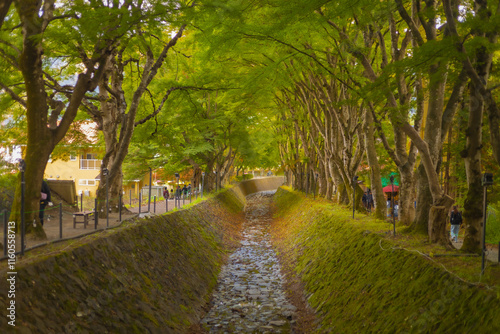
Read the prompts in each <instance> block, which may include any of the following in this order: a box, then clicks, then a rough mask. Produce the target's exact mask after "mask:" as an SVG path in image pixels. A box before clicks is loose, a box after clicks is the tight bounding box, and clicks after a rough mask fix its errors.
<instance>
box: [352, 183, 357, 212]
mask: <svg viewBox="0 0 500 334" xmlns="http://www.w3.org/2000/svg"><path fill="white" fill-rule="evenodd" d="M357 183H358V176H357V175H354V177H353V178H352V189H353V190H354V191H353V192H352V219H354V210H355V209H356V184H357Z"/></svg>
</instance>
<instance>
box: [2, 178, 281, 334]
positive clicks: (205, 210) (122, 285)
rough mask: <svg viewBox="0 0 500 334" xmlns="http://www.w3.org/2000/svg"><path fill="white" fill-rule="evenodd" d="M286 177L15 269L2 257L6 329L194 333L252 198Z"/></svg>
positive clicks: (86, 240)
mask: <svg viewBox="0 0 500 334" xmlns="http://www.w3.org/2000/svg"><path fill="white" fill-rule="evenodd" d="M281 183H282V178H263V179H256V180H249V181H247V182H245V183H244V185H241V184H240V185H237V186H235V187H234V188H232V189H230V190H227V191H223V192H221V193H219V194H218V195H217V196H216V197H215V198H211V199H208V200H206V201H203V202H201V203H198V204H196V205H193V206H192V207H190V208H188V209H186V210H181V211H175V212H171V213H169V214H167V215H162V216H157V217H154V218H150V219H142V220H135V221H131V222H128V223H125V224H124V225H123V226H121V227H119V228H116V229H111V230H107V231H105V232H102V233H97V234H92V235H89V236H86V237H83V238H80V239H75V240H70V241H65V242H61V243H57V244H49V245H47V246H45V247H42V248H39V249H36V250H32V251H30V252H28V253H27V254H26V255H25V256H24V257H23V258H18V259H17V263H16V264H15V267H14V268H13V269H12V268H8V263H7V261H2V262H1V263H0V277H1V280H0V308H1V309H2V310H3V311H2V314H1V316H0V332H1V333H5V332H21V333H105V332H110V333H147V332H151V333H182V332H187V331H188V330H189V328H190V326H192V325H193V324H196V323H197V322H198V321H199V319H200V317H201V315H202V314H203V311H204V310H203V308H204V307H205V306H206V304H207V301H208V299H209V298H210V296H211V292H212V289H213V288H214V286H215V284H216V280H217V274H218V273H219V271H220V267H221V265H222V264H223V263H224V261H225V258H226V255H227V254H228V252H229V251H230V250H231V249H232V248H234V247H235V246H236V244H237V242H238V238H239V234H240V227H241V222H242V220H243V218H242V208H243V206H244V204H245V196H246V195H247V194H249V193H252V192H256V191H263V190H270V189H272V188H274V189H276V188H277V187H278V186H279V185H281ZM12 271H15V272H16V274H8V272H12ZM12 275H14V276H15V285H12V286H11V284H10V283H9V281H7V278H8V277H10V276H12ZM11 289H13V291H14V292H15V293H14V294H15V295H12V294H9V290H11ZM12 302H15V311H14V312H11V311H9V310H7V307H8V306H9V305H11V303H12ZM10 313H12V314H15V327H12V326H10V325H9V324H8V323H7V322H8V321H12V319H13V318H8V317H7V315H8V314H10Z"/></svg>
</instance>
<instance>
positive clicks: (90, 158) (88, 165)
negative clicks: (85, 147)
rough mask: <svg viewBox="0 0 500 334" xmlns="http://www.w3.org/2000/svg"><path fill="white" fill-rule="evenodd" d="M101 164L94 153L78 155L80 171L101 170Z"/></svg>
mask: <svg viewBox="0 0 500 334" xmlns="http://www.w3.org/2000/svg"><path fill="white" fill-rule="evenodd" d="M101 163H102V162H101V160H99V159H97V154H96V153H86V154H82V155H80V169H101Z"/></svg>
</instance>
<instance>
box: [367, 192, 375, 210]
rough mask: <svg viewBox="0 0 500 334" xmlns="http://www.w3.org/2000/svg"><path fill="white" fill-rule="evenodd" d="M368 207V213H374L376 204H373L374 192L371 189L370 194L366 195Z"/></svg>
mask: <svg viewBox="0 0 500 334" xmlns="http://www.w3.org/2000/svg"><path fill="white" fill-rule="evenodd" d="M366 205H367V209H368V212H372V208H373V207H374V203H373V194H372V190H371V189H370V188H368V194H367V195H366Z"/></svg>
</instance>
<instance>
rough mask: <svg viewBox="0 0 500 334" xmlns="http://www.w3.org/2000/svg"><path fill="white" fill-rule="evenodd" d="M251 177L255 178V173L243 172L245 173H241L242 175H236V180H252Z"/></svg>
mask: <svg viewBox="0 0 500 334" xmlns="http://www.w3.org/2000/svg"><path fill="white" fill-rule="evenodd" d="M250 179H253V175H252V174H243V175H240V176H237V177H236V181H238V182H241V181H245V180H250Z"/></svg>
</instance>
